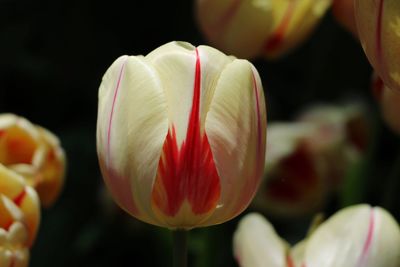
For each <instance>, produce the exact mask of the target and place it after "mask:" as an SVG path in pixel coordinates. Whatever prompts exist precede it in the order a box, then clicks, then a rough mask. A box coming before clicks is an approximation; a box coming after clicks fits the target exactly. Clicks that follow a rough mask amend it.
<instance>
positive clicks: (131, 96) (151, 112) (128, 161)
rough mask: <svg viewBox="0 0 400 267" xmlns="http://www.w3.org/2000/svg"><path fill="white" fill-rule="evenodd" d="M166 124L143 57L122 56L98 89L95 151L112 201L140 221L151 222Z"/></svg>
mask: <svg viewBox="0 0 400 267" xmlns="http://www.w3.org/2000/svg"><path fill="white" fill-rule="evenodd" d="M167 129H168V119H167V106H166V99H165V95H164V91H163V89H162V87H161V83H160V80H159V78H158V77H157V73H156V71H155V70H154V69H153V68H152V67H151V66H150V65H149V64H148V63H147V62H146V61H145V60H144V58H143V57H127V56H123V57H120V58H119V59H117V60H116V62H115V63H114V64H113V65H112V66H111V67H110V68H109V69H108V71H107V72H106V74H105V75H104V77H103V81H102V84H101V85H100V89H99V107H98V121H97V151H98V155H99V160H100V165H101V168H102V172H103V175H104V178H105V181H106V184H107V185H108V187H109V189H110V190H111V192H112V194H113V196H114V198H115V199H116V201H117V202H118V203H119V204H120V205H121V207H122V208H124V209H125V210H127V211H128V212H130V213H131V214H132V215H134V216H136V217H138V218H140V219H141V220H143V221H146V222H149V223H152V224H157V223H158V222H157V220H156V219H155V218H154V215H153V213H152V210H151V207H150V203H151V201H150V199H151V190H152V184H153V182H154V179H155V175H156V171H157V165H158V161H159V158H160V154H161V148H162V146H163V143H164V139H165V136H166V133H167Z"/></svg>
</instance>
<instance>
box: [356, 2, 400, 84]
mask: <svg viewBox="0 0 400 267" xmlns="http://www.w3.org/2000/svg"><path fill="white" fill-rule="evenodd" d="M354 3H355V11H356V12H355V17H356V22H357V28H358V32H359V36H360V40H361V44H362V46H363V48H364V51H365V54H366V55H367V57H368V59H369V61H370V62H371V65H372V66H373V67H374V69H375V70H376V72H377V73H378V74H379V76H380V77H381V78H382V80H383V81H384V83H385V84H386V85H387V86H389V87H390V88H392V89H395V90H400V64H399V60H398V58H399V56H400V52H399V51H400V49H399V44H400V16H399V10H400V2H399V1H397V0H355V2H354Z"/></svg>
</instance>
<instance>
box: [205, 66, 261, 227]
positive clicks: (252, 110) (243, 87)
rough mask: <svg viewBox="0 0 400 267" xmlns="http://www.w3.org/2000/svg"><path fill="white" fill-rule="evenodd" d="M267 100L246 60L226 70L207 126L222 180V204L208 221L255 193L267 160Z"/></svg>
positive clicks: (232, 212) (231, 212)
mask: <svg viewBox="0 0 400 267" xmlns="http://www.w3.org/2000/svg"><path fill="white" fill-rule="evenodd" d="M264 101H265V100H264V94H263V89H262V86H261V82H260V80H259V76H258V73H257V72H256V70H255V69H254V68H253V67H252V65H251V64H250V63H249V62H248V61H245V60H235V61H233V62H232V63H231V64H229V65H228V66H227V67H226V68H225V69H224V71H223V72H222V74H221V77H220V78H219V81H218V84H217V87H216V90H215V93H214V98H213V100H212V103H211V107H210V111H209V112H208V115H207V118H206V126H205V127H206V134H207V136H208V140H209V143H210V146H211V150H212V153H213V156H214V161H215V164H216V168H217V171H218V174H219V177H220V183H221V198H220V202H219V205H218V207H217V209H216V211H215V213H214V214H213V215H212V216H211V217H210V219H209V220H207V221H206V224H216V223H221V222H224V221H226V220H229V219H231V218H233V217H235V216H236V215H237V214H239V213H240V212H242V211H243V210H244V209H245V208H246V207H247V205H248V204H249V202H250V201H251V199H252V197H253V196H254V194H255V191H256V189H257V187H258V185H259V181H260V178H261V175H262V172H263V169H264V160H265V131H266V109H265V102H264Z"/></svg>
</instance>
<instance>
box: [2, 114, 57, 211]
mask: <svg viewBox="0 0 400 267" xmlns="http://www.w3.org/2000/svg"><path fill="white" fill-rule="evenodd" d="M0 163H2V164H4V165H5V166H7V167H8V168H10V169H12V170H14V171H16V172H17V173H19V174H20V175H22V176H23V177H24V178H25V180H26V182H27V183H28V184H29V185H30V186H32V187H34V188H35V190H36V191H37V192H38V193H39V196H40V200H41V203H42V204H43V205H44V206H50V205H51V204H53V203H54V201H55V200H56V199H57V197H58V195H59V194H60V191H61V188H62V186H63V182H64V173H65V155H64V151H63V149H62V148H61V147H60V142H59V140H58V138H57V137H56V136H54V135H53V134H52V133H50V132H49V131H47V130H46V129H44V128H42V127H40V126H36V125H33V124H32V123H30V122H29V121H28V120H26V119H24V118H22V117H18V116H16V115H13V114H1V115H0Z"/></svg>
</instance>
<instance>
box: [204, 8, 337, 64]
mask: <svg viewBox="0 0 400 267" xmlns="http://www.w3.org/2000/svg"><path fill="white" fill-rule="evenodd" d="M330 4H331V0H319V1H315V0H257V1H256V0H253V1H242V0H230V1H228V0H225V1H213V0H197V1H196V12H197V18H198V22H199V25H200V28H201V30H202V31H203V33H204V35H205V36H206V38H207V39H208V40H209V41H210V42H211V43H212V44H213V45H215V46H216V47H218V48H220V49H222V50H223V51H226V52H228V53H231V54H234V55H236V56H239V57H243V58H253V57H256V56H261V55H263V56H265V57H267V58H277V57H280V56H282V55H284V54H286V53H288V52H289V51H291V50H292V49H294V48H295V47H296V46H298V45H299V44H301V43H302V42H304V41H305V40H306V39H307V37H308V36H309V35H310V34H311V33H312V31H313V29H314V28H315V27H316V25H317V24H318V22H319V21H320V20H321V18H322V17H323V15H324V14H325V12H326V10H327V9H328V8H329V6H330Z"/></svg>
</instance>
